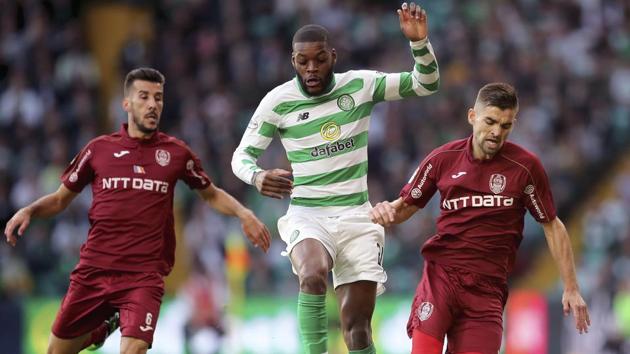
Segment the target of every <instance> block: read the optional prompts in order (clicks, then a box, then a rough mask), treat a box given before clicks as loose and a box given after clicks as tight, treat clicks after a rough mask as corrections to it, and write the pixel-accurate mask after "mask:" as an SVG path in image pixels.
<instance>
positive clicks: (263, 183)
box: [254, 168, 293, 199]
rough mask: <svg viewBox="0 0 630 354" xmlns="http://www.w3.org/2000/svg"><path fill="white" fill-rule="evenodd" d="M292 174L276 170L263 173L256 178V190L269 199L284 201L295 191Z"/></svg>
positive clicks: (259, 173)
mask: <svg viewBox="0 0 630 354" xmlns="http://www.w3.org/2000/svg"><path fill="white" fill-rule="evenodd" d="M291 178H292V174H291V172H289V171H287V170H283V169H280V168H276V169H273V170H266V171H261V172H258V173H257V174H256V176H255V177H254V184H255V185H256V189H258V191H259V192H260V193H261V194H262V195H265V196H267V197H271V198H276V199H283V198H284V196H285V195H286V196H289V195H291V192H292V191H293V181H292V180H291Z"/></svg>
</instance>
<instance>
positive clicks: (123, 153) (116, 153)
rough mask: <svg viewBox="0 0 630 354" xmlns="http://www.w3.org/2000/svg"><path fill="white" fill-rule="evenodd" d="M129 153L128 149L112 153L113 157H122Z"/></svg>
mask: <svg viewBox="0 0 630 354" xmlns="http://www.w3.org/2000/svg"><path fill="white" fill-rule="evenodd" d="M128 153H129V150H122V151H119V152H115V153H114V157H123V156H125V155H127V154H128Z"/></svg>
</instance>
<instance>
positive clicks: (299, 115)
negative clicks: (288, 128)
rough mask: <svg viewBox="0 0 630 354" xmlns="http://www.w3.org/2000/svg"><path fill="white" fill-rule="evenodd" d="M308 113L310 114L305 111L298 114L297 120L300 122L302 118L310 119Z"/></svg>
mask: <svg viewBox="0 0 630 354" xmlns="http://www.w3.org/2000/svg"><path fill="white" fill-rule="evenodd" d="M308 114H309V113H308V112H304V113H300V114H298V119H297V121H298V122H299V121H301V120H307V119H308Z"/></svg>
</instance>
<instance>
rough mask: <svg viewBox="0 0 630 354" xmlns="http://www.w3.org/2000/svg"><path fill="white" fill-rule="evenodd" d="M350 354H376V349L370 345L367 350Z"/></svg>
mask: <svg viewBox="0 0 630 354" xmlns="http://www.w3.org/2000/svg"><path fill="white" fill-rule="evenodd" d="M348 354H376V348H374V344H370V346H369V347H367V348H365V349H361V350H351V351H350V352H348Z"/></svg>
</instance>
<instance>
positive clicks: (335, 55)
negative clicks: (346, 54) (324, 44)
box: [330, 48, 337, 65]
mask: <svg viewBox="0 0 630 354" xmlns="http://www.w3.org/2000/svg"><path fill="white" fill-rule="evenodd" d="M330 55H332V63H333V65H335V64H336V63H337V51H336V50H335V48H333V49H332V50H331V54H330Z"/></svg>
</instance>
